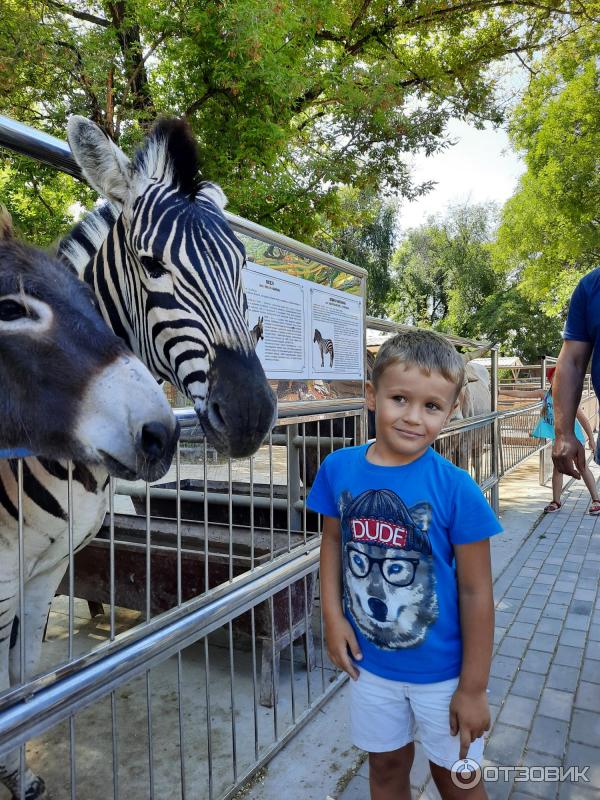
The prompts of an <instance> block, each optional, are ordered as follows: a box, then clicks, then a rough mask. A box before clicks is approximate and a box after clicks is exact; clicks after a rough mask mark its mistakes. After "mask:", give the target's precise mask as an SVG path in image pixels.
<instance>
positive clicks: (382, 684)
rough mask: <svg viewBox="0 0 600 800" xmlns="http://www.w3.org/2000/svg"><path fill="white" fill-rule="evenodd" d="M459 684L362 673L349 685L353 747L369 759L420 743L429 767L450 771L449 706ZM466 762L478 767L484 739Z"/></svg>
mask: <svg viewBox="0 0 600 800" xmlns="http://www.w3.org/2000/svg"><path fill="white" fill-rule="evenodd" d="M457 686H458V678H451V679H450V680H447V681H438V682H437V683H401V682H400V681H391V680H388V678H381V677H379V675H373V673H372V672H367V670H365V669H360V675H359V678H358V680H357V681H352V680H351V681H350V687H351V689H350V719H351V728H352V742H353V744H355V745H356V747H360V748H361V750H367V751H368V752H370V753H387V752H389V751H390V750H397V749H398V748H400V747H404V745H406V744H408V743H409V742H412V741H414V738H415V733H416V731H417V730H418V733H419V739H420V742H421V744H422V745H423V749H424V750H425V754H426V755H427V758H428V759H429V760H430V761H433V763H434V764H438V765H439V766H440V767H445V768H446V769H451V767H452V765H453V764H454V763H455V762H456V761H458V756H459V751H460V736H458V735H456V736H452V734H451V733H450V711H449V708H450V700H451V699H452V695H453V694H454V691H455V689H456V687H457ZM467 756H468V757H469V758H472V759H474V760H475V761H477V763H478V764H481V761H482V756H483V737H481V738H480V739H476V740H475V741H474V742H472V744H471V746H470V747H469V752H468V753H467Z"/></svg>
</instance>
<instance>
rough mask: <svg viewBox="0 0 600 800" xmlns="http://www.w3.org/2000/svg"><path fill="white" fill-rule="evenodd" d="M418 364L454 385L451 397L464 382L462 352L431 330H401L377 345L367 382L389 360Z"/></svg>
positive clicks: (374, 378)
mask: <svg viewBox="0 0 600 800" xmlns="http://www.w3.org/2000/svg"><path fill="white" fill-rule="evenodd" d="M398 363H401V364H408V365H410V366H415V367H419V368H420V369H422V370H424V371H425V372H426V373H427V374H431V372H439V373H440V375H443V377H444V378H446V380H447V381H450V382H451V383H453V384H454V385H455V386H456V394H455V396H454V399H456V398H457V397H458V395H459V392H460V390H461V389H462V388H463V384H464V382H465V364H464V361H463V358H462V356H461V355H460V353H458V352H457V351H456V350H455V348H454V347H453V346H452V345H451V344H450V342H449V341H448V340H447V339H445V338H444V337H443V336H442V335H441V334H439V333H435V332H434V331H402V332H401V333H397V334H395V336H392V337H391V338H390V339H388V340H387V341H385V342H384V343H383V344H382V345H381V347H380V348H379V352H378V353H377V357H376V358H375V364H374V366H373V375H372V378H371V382H372V383H373V386H374V387H375V389H377V382H378V381H379V380H380V379H381V376H382V375H383V373H384V372H385V370H386V369H387V368H388V367H390V366H391V365H392V364H398Z"/></svg>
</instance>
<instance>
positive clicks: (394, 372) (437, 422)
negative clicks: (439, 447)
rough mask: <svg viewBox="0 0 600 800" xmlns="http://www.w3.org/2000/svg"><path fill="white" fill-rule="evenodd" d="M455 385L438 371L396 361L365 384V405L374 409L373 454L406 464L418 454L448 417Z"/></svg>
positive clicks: (432, 438) (390, 461) (432, 439)
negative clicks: (372, 380) (429, 371)
mask: <svg viewBox="0 0 600 800" xmlns="http://www.w3.org/2000/svg"><path fill="white" fill-rule="evenodd" d="M455 394H456V385H455V384H454V383H452V382H451V381H449V380H446V378H444V376H443V375H441V373H439V372H434V371H432V372H431V374H430V375H427V374H426V373H425V372H423V371H422V370H421V368H420V367H417V366H413V365H409V364H403V363H400V362H397V363H395V364H390V366H389V367H387V369H386V370H384V372H383V374H382V375H381V376H380V378H379V381H378V384H377V390H375V388H374V387H373V386H372V385H371V384H367V406H368V408H369V410H371V411H374V412H375V424H376V427H377V455H378V457H379V459H381V460H382V461H383V462H384V463H389V464H390V465H393V464H409V463H410V462H411V461H415V460H416V459H417V458H419V456H421V455H422V454H423V453H424V452H425V450H427V448H428V447H429V445H430V444H432V442H434V441H435V439H436V438H437V436H438V435H439V433H440V431H441V430H442V428H443V427H444V425H445V424H446V422H447V421H448V419H449V418H450V415H451V414H452V412H453V410H454V409H455V407H456V406H457V405H458V400H455Z"/></svg>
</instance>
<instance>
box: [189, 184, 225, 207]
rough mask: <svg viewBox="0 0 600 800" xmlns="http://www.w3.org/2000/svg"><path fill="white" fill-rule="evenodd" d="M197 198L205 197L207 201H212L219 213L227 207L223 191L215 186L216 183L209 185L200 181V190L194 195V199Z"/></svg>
mask: <svg viewBox="0 0 600 800" xmlns="http://www.w3.org/2000/svg"><path fill="white" fill-rule="evenodd" d="M199 197H207V198H208V199H209V200H212V202H213V203H214V204H215V205H216V207H217V208H218V209H220V210H221V211H223V209H224V208H225V206H226V205H227V197H226V196H225V192H224V191H223V189H221V187H220V186H217V184H216V183H210V181H202V183H201V184H200V190H199V192H198V194H197V195H196V198H199Z"/></svg>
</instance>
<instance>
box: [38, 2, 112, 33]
mask: <svg viewBox="0 0 600 800" xmlns="http://www.w3.org/2000/svg"><path fill="white" fill-rule="evenodd" d="M46 2H47V3H48V5H49V6H52V7H53V8H56V9H57V10H58V11H62V12H63V14H68V15H69V16H70V17H75V19H81V20H84V21H85V22H91V23H93V24H94V25H100V26H102V27H103V28H110V22H109V21H108V20H107V19H104V17H97V16H96V15H95V14H88V13H87V12H85V11H76V10H75V9H74V8H69V6H65V5H63V4H62V3H58V2H57V1H56V0H46Z"/></svg>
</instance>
